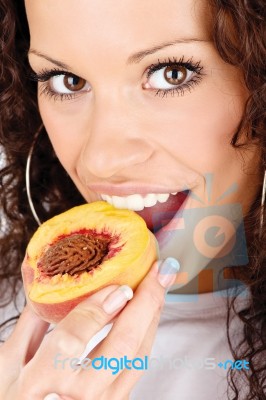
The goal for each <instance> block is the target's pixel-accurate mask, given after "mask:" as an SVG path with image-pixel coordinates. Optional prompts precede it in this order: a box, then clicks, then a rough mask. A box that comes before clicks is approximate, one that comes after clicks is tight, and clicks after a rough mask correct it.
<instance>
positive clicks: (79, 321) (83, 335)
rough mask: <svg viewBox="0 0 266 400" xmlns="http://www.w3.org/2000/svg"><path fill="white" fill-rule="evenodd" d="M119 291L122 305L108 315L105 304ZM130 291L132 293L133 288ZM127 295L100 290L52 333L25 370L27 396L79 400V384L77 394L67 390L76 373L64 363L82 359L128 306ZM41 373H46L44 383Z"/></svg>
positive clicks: (24, 389)
mask: <svg viewBox="0 0 266 400" xmlns="http://www.w3.org/2000/svg"><path fill="white" fill-rule="evenodd" d="M121 288H122V289H124V290H122V289H121ZM116 289H117V291H118V292H119V293H120V297H121V298H122V299H123V301H122V302H121V304H120V306H119V307H118V308H117V310H116V311H114V312H113V313H110V314H108V313H106V312H105V311H104V309H103V307H102V304H103V302H104V300H105V298H106V297H107V296H108V295H110V294H112V293H113V292H114V291H115V290H116ZM127 289H128V291H130V293H133V292H132V290H131V289H130V288H128V287H127ZM128 291H125V286H122V287H120V286H118V285H111V286H108V287H105V288H103V289H101V290H100V291H98V292H97V293H95V294H93V295H92V296H90V297H89V298H88V299H87V300H85V301H83V302H82V303H80V304H79V305H78V306H77V307H75V308H74V309H73V310H72V311H71V312H70V313H69V314H68V315H67V316H66V317H65V318H64V319H63V320H62V321H61V322H59V323H58V325H57V326H56V327H55V328H54V330H53V331H51V332H49V333H48V334H47V335H46V337H45V338H44V340H43V342H42V344H41V346H40V347H39V349H38V351H37V352H36V355H35V357H34V358H33V359H32V360H31V362H30V363H28V365H27V366H26V367H25V368H24V371H23V372H24V376H23V382H22V387H21V391H22V392H23V393H25V396H26V395H27V396H28V398H31V399H32V400H33V399H35V398H36V399H37V398H38V399H39V396H43V397H45V395H47V393H53V392H56V393H60V394H61V395H68V396H69V397H73V398H74V399H75V398H76V396H77V384H76V382H75V387H74V388H73V387H72V388H71V389H72V391H73V393H74V394H73V393H72V391H70V392H68V391H65V390H64V389H65V386H66V384H67V381H68V373H69V372H70V373H71V374H73V369H71V368H70V367H69V363H65V360H72V359H74V361H75V360H77V359H78V358H79V357H80V356H81V354H82V353H83V352H84V349H85V347H86V345H87V343H88V342H89V340H90V339H91V338H92V337H93V336H94V335H95V334H96V333H97V332H98V331H99V330H101V329H102V328H103V326H105V325H106V324H107V323H108V322H109V321H110V320H112V319H113V318H114V316H115V315H116V314H118V312H119V311H121V309H122V308H123V307H124V306H125V304H126V303H127V301H128V300H129V297H127V293H128ZM41 371H46V378H45V380H44V379H43V378H42V375H43V374H42V372H41ZM48 371H49V372H48ZM43 397H42V398H43ZM26 398H27V397H25V399H26Z"/></svg>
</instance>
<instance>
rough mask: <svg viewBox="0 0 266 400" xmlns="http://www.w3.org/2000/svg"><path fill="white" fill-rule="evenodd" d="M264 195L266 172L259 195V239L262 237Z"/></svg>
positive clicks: (265, 191)
mask: <svg viewBox="0 0 266 400" xmlns="http://www.w3.org/2000/svg"><path fill="white" fill-rule="evenodd" d="M265 193H266V170H265V171H264V179H263V185H262V195H261V210H260V237H261V236H262V230H263V223H264V207H265Z"/></svg>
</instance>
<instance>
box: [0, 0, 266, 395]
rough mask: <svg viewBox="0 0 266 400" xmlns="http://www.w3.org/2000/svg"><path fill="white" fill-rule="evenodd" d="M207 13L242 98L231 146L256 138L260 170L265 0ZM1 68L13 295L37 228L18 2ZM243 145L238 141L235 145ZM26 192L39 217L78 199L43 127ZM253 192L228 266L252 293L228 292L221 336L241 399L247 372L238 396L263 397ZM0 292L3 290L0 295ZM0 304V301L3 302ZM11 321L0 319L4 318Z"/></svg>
mask: <svg viewBox="0 0 266 400" xmlns="http://www.w3.org/2000/svg"><path fill="white" fill-rule="evenodd" d="M208 1H209V5H210V7H211V9H212V14H213V41H214V43H215V46H216V48H217V50H218V52H219V54H220V56H221V57H222V59H223V60H224V61H225V62H227V63H229V64H232V65H234V66H236V67H238V68H240V69H241V70H242V71H243V74H244V79H245V84H246V86H247V88H248V90H249V93H250V95H249V99H248V101H247V103H246V109H245V113H244V115H243V118H242V121H241V123H240V125H239V129H238V132H237V133H236V134H235V135H234V137H233V138H232V141H231V145H232V146H235V147H238V146H240V144H238V139H239V137H240V134H241V133H242V132H244V133H245V135H246V145H248V143H249V142H250V140H253V142H254V141H255V142H257V143H258V146H259V149H260V151H261V154H262V158H261V170H262V171H264V170H265V169H266V134H265V120H266V111H265V110H266V98H265V97H266V96H265V93H266V90H265V86H266V84H265V76H266V70H265V59H266V43H265V38H266V27H265V19H266V5H265V0H208ZM0 21H1V23H0V29H1V35H0V40H1V64H0V68H1V73H0V110H1V119H0V144H1V145H2V154H3V161H4V167H3V168H2V169H1V171H0V184H1V192H0V196H1V211H0V213H1V214H0V215H1V225H0V228H1V230H0V232H1V236H0V241H1V243H0V276H1V286H0V287H1V292H2V293H3V292H4V291H6V290H7V287H9V288H11V289H12V291H11V292H10V298H9V299H8V300H7V301H6V303H8V302H11V301H12V299H14V298H15V297H16V294H17V292H18V287H19V286H20V284H21V273H20V265H21V262H22V259H23V257H24V253H25V249H26V245H27V243H28V241H29V239H30V237H31V235H32V234H33V232H34V230H35V229H36V222H35V220H34V218H33V217H32V214H31V211H30V208H29V206H28V202H27V196H26V189H25V179H24V170H25V165H26V159H27V155H28V152H29V149H30V146H31V144H32V141H33V138H34V133H35V132H36V130H37V129H38V127H39V126H40V124H41V119H40V116H39V112H38V107H37V88H36V83H35V82H32V81H30V80H29V79H28V71H29V66H28V61H27V51H28V47H29V31H28V26H27V19H26V15H25V8H24V1H22V0H18V1H13V2H12V1H10V0H0ZM241 146H243V144H241ZM32 162H33V164H34V166H33V168H32V171H33V173H32V188H33V189H32V197H33V201H34V203H35V204H36V209H37V213H38V215H39V216H40V218H41V220H46V219H48V218H50V217H51V216H53V215H55V214H58V213H59V212H62V211H64V210H66V209H68V208H70V207H72V206H74V205H76V204H81V203H83V202H84V199H83V198H82V197H81V195H80V194H79V193H78V191H77V189H76V188H75V186H74V185H73V183H72V182H71V180H70V178H69V176H68V175H67V173H66V172H65V171H64V169H63V168H62V166H61V165H60V163H59V161H58V159H57V158H56V156H55V153H54V151H53V148H52V146H51V144H50V142H49V139H48V137H47V135H45V134H42V135H41V138H40V140H38V143H37V145H36V148H35V152H34V158H33V160H32ZM260 201H261V199H260V196H258V198H257V199H256V200H255V202H254V204H253V205H252V207H251V209H250V211H249V214H248V215H247V216H246V218H245V228H246V232H247V237H248V239H249V240H248V254H249V265H248V267H247V266H245V267H238V268H236V269H235V270H234V273H235V277H237V278H238V279H239V277H241V280H242V281H243V282H244V283H245V284H246V285H248V287H249V289H250V293H251V299H250V303H249V305H248V307H246V308H245V309H244V310H242V311H241V312H237V310H236V309H235V300H236V297H237V296H235V297H234V298H233V299H232V301H230V302H229V301H228V317H227V337H228V342H229V346H230V348H231V352H232V355H233V357H234V359H235V360H237V359H245V360H247V361H249V365H250V370H249V372H246V371H244V370H243V371H241V375H240V371H237V374H238V375H236V370H234V369H229V371H228V376H227V378H228V384H229V385H228V398H229V388H231V389H232V390H233V393H234V395H233V397H231V398H232V400H237V399H240V396H241V389H242V388H241V386H243V380H242V381H241V380H240V379H239V376H241V377H242V375H243V378H244V379H246V382H247V390H248V394H245V400H252V399H258V400H263V399H266V357H265V354H266V216H265V210H264V223H263V226H262V229H259V222H260V215H261V205H260ZM1 297H2V296H1ZM6 303H5V304H2V306H4V305H6ZM233 315H238V317H239V319H240V320H241V321H242V323H243V324H242V326H243V340H242V342H241V343H238V345H237V346H236V347H233V345H232V340H231V337H230V321H231V318H232V316H233ZM9 322H10V320H8V321H5V322H4V323H3V324H2V326H1V327H2V328H4V327H5V326H6V325H8V324H9Z"/></svg>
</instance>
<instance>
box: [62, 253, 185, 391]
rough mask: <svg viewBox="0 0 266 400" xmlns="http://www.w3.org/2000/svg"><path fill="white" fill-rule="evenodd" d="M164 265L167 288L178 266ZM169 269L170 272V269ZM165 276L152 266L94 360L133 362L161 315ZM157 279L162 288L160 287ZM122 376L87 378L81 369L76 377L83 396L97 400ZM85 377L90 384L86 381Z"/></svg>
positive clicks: (95, 373) (96, 373)
mask: <svg viewBox="0 0 266 400" xmlns="http://www.w3.org/2000/svg"><path fill="white" fill-rule="evenodd" d="M163 265H164V270H165V268H166V270H167V269H169V270H171V274H170V275H169V277H170V280H169V281H168V284H169V285H170V284H173V282H174V280H175V278H176V273H177V271H178V269H179V264H178V262H177V261H176V260H173V259H167V260H166V262H165V263H164V264H163ZM171 266H172V269H171V268H170V267H171ZM174 271H175V273H174ZM166 275H167V274H158V263H155V264H154V265H153V267H152V269H151V271H150V272H149V273H148V274H147V276H146V277H145V279H144V280H143V281H142V282H141V284H140V285H139V287H138V288H137V290H136V292H135V295H134V298H133V300H132V301H131V302H130V303H129V304H128V305H127V307H126V308H125V309H124V310H123V311H122V312H121V314H120V316H119V317H118V319H117V321H116V322H115V324H114V326H113V328H112V330H111V332H110V333H109V335H108V336H107V338H106V339H105V340H104V341H103V343H102V345H101V346H99V353H98V355H97V357H101V356H103V357H104V358H107V359H110V358H114V357H115V358H117V359H118V360H120V359H121V358H124V356H127V357H128V358H129V359H132V358H134V356H135V354H137V352H138V351H139V348H140V346H141V344H142V342H143V341H144V338H145V336H146V333H147V330H148V329H149V326H150V324H151V323H152V320H153V319H154V318H155V316H156V315H157V317H158V316H159V315H160V311H161V309H162V306H163V304H164V297H165V285H166V282H167V280H166ZM159 277H160V280H161V281H162V282H163V284H164V287H163V286H162V285H161V284H160V283H159V280H158V278H159ZM162 278H163V279H162ZM100 362H101V361H100ZM121 372H122V370H119V372H117V373H115V374H113V373H112V371H110V368H106V369H104V368H101V369H95V368H91V369H90V370H89V374H88V371H86V370H84V369H83V370H82V369H81V370H80V373H79V375H78V382H79V387H80V390H81V392H82V393H84V394H85V395H86V394H87V395H88V396H92V398H98V397H99V396H100V394H101V393H102V392H103V391H104V390H106V389H107V388H108V386H110V385H111V384H112V383H113V382H114V380H115V379H117V377H118V376H119V374H121ZM88 376H89V377H90V380H88ZM74 378H75V377H74V376H73V375H72V377H70V380H69V381H68V384H69V389H71V388H70V386H72V387H73V385H74V382H75V379H74ZM76 381H77V380H76ZM103 382H104V387H103Z"/></svg>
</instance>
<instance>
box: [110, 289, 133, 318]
mask: <svg viewBox="0 0 266 400" xmlns="http://www.w3.org/2000/svg"><path fill="white" fill-rule="evenodd" d="M132 297H133V290H132V289H131V287H129V286H127V285H122V286H120V287H119V288H117V289H116V290H115V291H114V292H112V293H110V294H109V296H107V298H106V299H105V300H104V302H103V309H104V311H105V312H106V313H107V314H113V313H114V312H115V311H117V310H118V309H119V308H121V307H123V306H124V305H125V304H126V303H127V302H128V301H129V300H131V299H132Z"/></svg>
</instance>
